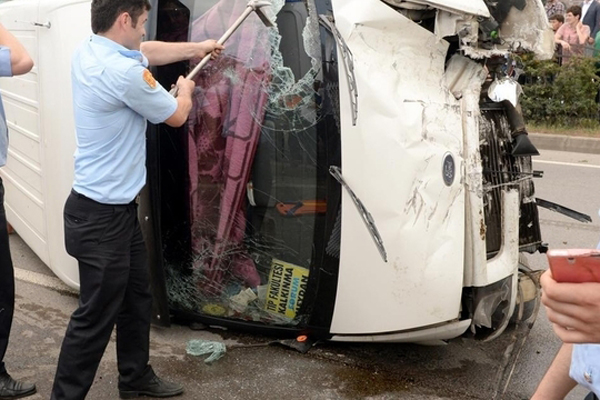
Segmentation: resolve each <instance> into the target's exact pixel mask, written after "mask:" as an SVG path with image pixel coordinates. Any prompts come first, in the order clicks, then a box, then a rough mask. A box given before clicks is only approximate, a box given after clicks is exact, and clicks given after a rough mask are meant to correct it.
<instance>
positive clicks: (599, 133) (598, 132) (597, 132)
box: [527, 124, 600, 138]
mask: <svg viewBox="0 0 600 400" xmlns="http://www.w3.org/2000/svg"><path fill="white" fill-rule="evenodd" d="M527 131H528V132H532V133H542V134H543V133H549V134H553V135H566V136H580V137H589V138H600V125H598V126H583V127H565V126H549V125H538V124H527Z"/></svg>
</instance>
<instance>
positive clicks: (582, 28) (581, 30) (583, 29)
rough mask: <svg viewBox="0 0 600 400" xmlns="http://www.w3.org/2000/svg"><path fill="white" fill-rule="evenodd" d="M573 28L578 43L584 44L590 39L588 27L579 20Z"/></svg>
mask: <svg viewBox="0 0 600 400" xmlns="http://www.w3.org/2000/svg"><path fill="white" fill-rule="evenodd" d="M575 30H576V31H577V38H578V39H579V44H585V43H586V42H587V40H588V39H590V27H589V26H587V25H584V24H583V23H582V22H581V21H579V23H578V24H577V26H576V27H575ZM593 42H594V41H593V39H592V43H593Z"/></svg>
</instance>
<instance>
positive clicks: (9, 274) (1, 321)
mask: <svg viewBox="0 0 600 400" xmlns="http://www.w3.org/2000/svg"><path fill="white" fill-rule="evenodd" d="M31 68H33V61H32V59H31V57H30V56H29V54H28V53H27V51H26V50H25V48H24V47H23V45H21V43H20V42H19V41H18V40H17V39H16V38H15V37H14V36H13V35H12V34H11V33H10V32H9V31H8V30H7V29H6V28H5V27H4V26H3V25H2V24H0V76H13V75H22V74H26V73H27V72H29V71H30V70H31ZM7 153H8V127H7V125H6V116H5V114H4V106H3V104H2V99H1V98H0V167H2V166H4V165H5V164H6V157H7ZM14 307H15V276H14V269H13V264H12V259H11V257H10V248H9V242H8V226H7V222H6V212H5V210H4V186H3V184H2V178H1V177H0V399H19V398H22V397H26V396H29V395H32V394H34V393H35V392H36V388H35V385H33V384H30V383H25V382H20V381H17V380H15V379H13V378H12V377H11V376H10V375H9V374H8V372H7V371H6V367H5V365H4V361H3V360H4V355H5V354H6V348H7V347H8V339H9V336H10V329H11V325H12V319H13V312H14Z"/></svg>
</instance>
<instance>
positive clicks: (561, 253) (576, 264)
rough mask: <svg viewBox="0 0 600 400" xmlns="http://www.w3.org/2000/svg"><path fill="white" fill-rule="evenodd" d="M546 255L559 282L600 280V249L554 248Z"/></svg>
mask: <svg viewBox="0 0 600 400" xmlns="http://www.w3.org/2000/svg"><path fill="white" fill-rule="evenodd" d="M546 256H547V257H548V264H549V265H550V271H552V277H553V278H554V280H555V281H557V282H571V283H581V282H600V250H595V249H553V250H548V252H547V253H546Z"/></svg>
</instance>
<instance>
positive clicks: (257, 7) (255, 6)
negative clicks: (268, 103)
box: [169, 0, 275, 96]
mask: <svg viewBox="0 0 600 400" xmlns="http://www.w3.org/2000/svg"><path fill="white" fill-rule="evenodd" d="M270 5H271V3H270V2H269V1H264V0H250V1H249V2H248V5H247V6H246V9H245V10H244V12H243V13H242V15H240V16H239V18H238V19H237V20H236V21H235V22H234V23H233V25H231V26H230V27H229V29H228V30H227V31H226V32H225V33H224V34H223V36H221V38H220V39H219V40H217V43H218V44H223V43H225V42H226V41H227V39H229V37H230V36H231V35H233V32H235V31H236V30H237V28H239V26H240V25H241V24H242V22H244V21H245V20H246V18H248V16H249V15H250V14H251V13H253V12H254V13H256V15H257V16H258V18H260V20H261V21H262V22H263V24H265V25H266V26H267V27H268V28H271V27H273V26H275V24H274V23H273V21H271V20H270V19H269V17H267V15H266V14H265V13H264V12H263V11H262V10H261V8H263V7H267V6H270ZM210 56H211V54H210V53H209V54H207V55H206V56H204V58H203V59H202V61H200V62H199V63H198V65H196V67H194V69H193V70H192V72H190V73H189V74H188V75H187V76H186V77H185V78H186V79H193V78H194V77H195V76H196V74H197V73H198V71H200V70H201V69H202V68H203V67H204V66H205V65H206V64H207V63H208V60H210ZM177 91H178V89H177V86H175V87H174V88H173V89H171V91H170V92H169V93H171V94H172V95H173V96H177Z"/></svg>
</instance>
